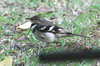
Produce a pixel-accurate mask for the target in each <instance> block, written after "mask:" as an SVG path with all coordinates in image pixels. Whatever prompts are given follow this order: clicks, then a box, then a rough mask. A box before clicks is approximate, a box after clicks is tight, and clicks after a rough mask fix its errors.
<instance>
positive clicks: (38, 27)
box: [26, 15, 85, 42]
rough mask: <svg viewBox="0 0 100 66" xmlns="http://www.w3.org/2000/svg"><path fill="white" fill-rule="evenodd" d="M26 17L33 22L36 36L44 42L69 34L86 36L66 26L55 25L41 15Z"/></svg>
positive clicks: (32, 26) (32, 27)
mask: <svg viewBox="0 0 100 66" xmlns="http://www.w3.org/2000/svg"><path fill="white" fill-rule="evenodd" d="M26 19H27V20H30V21H31V22H32V24H31V27H30V29H31V30H32V32H33V34H34V36H35V38H36V39H37V40H39V41H42V42H54V41H55V40H57V39H58V38H61V37H67V36H81V37H85V36H82V35H78V34H73V33H71V32H68V31H67V30H65V29H64V28H62V27H59V26H56V25H54V24H53V23H52V22H50V21H48V20H46V19H44V18H42V17H40V16H39V15H36V16H33V17H31V18H26Z"/></svg>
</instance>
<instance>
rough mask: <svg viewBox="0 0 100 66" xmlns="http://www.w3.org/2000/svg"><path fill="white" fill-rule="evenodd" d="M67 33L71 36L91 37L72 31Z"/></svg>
mask: <svg viewBox="0 0 100 66" xmlns="http://www.w3.org/2000/svg"><path fill="white" fill-rule="evenodd" d="M66 34H67V35H69V36H80V37H85V38H90V37H88V36H83V35H79V34H73V33H71V32H67V33H66Z"/></svg>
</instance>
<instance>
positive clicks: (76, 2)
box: [0, 0, 100, 66]
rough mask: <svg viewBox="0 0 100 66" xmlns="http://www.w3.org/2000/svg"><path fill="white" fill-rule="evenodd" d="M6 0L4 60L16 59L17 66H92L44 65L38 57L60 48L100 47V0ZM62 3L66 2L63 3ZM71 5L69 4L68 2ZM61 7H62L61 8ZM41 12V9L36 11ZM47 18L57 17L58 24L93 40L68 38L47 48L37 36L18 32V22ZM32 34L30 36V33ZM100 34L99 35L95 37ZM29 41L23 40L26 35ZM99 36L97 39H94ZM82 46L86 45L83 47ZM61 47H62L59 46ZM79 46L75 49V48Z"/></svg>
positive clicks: (0, 35) (0, 27)
mask: <svg viewBox="0 0 100 66" xmlns="http://www.w3.org/2000/svg"><path fill="white" fill-rule="evenodd" d="M63 1H64V3H63V4H60V3H61V1H56V0H43V2H42V1H41V0H2V1H0V3H1V8H0V9H1V10H0V14H1V15H0V50H4V52H3V53H2V54H0V60H2V59H4V58H5V57H6V56H12V57H13V66H14V65H15V64H21V63H24V64H25V65H26V66H36V65H43V66H44V65H49V66H53V65H56V66H62V65H63V66H66V65H71V66H91V65H92V64H93V63H94V62H95V60H93V61H86V60H84V61H82V62H55V63H41V62H39V60H38V57H37V54H38V53H39V52H40V51H42V50H44V51H46V52H48V51H52V50H59V49H65V48H66V49H76V48H80V49H82V48H85V46H89V47H92V48H93V49H95V48H99V43H100V37H96V35H97V34H99V33H97V32H95V31H96V30H97V31H100V29H99V28H100V25H97V22H100V4H99V3H98V1H99V0H91V1H90V2H89V1H84V0H63ZM63 1H62V2H63ZM65 2H67V4H66V3H65ZM59 6H61V7H59ZM36 9H37V10H36ZM41 9H47V10H54V11H53V12H52V13H49V14H46V12H41ZM38 12H39V13H40V14H41V15H42V16H43V17H44V18H51V17H56V18H57V19H54V23H56V24H57V25H59V26H63V27H64V28H65V29H66V30H69V31H71V32H73V33H76V34H82V35H86V36H93V37H92V38H91V39H85V38H82V37H76V36H75V37H65V38H61V39H59V41H60V43H58V44H56V43H52V44H51V45H50V46H48V47H45V48H41V46H45V45H46V44H45V43H41V42H39V41H37V40H36V39H35V38H34V36H33V34H32V33H31V32H29V30H26V31H16V30H15V27H14V25H15V24H17V23H24V22H26V21H25V18H27V17H31V16H33V15H36V14H38ZM28 32H29V33H28ZM95 33H97V34H95ZM24 34H25V35H26V36H27V37H28V39H24V38H23V39H21V40H18V39H20V38H22V36H25V35H24ZM94 35H95V36H94ZM99 35H100V34H99ZM80 44H82V46H81V47H80ZM57 45H59V46H57ZM73 47H75V48H73Z"/></svg>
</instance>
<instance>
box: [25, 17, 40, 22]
mask: <svg viewBox="0 0 100 66" xmlns="http://www.w3.org/2000/svg"><path fill="white" fill-rule="evenodd" d="M40 19H41V17H40V16H39V15H35V16H33V17H31V18H26V20H30V21H32V22H37V21H39V20H40Z"/></svg>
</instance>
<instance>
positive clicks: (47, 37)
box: [34, 31, 56, 42]
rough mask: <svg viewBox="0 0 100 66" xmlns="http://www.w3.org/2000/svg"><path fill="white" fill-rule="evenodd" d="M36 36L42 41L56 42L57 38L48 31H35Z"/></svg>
mask: <svg viewBox="0 0 100 66" xmlns="http://www.w3.org/2000/svg"><path fill="white" fill-rule="evenodd" d="M34 36H35V38H36V39H37V40H39V41H42V42H54V41H55V40H56V37H55V35H54V34H53V33H50V32H46V33H42V32H41V33H40V32H37V31H35V33H34Z"/></svg>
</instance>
